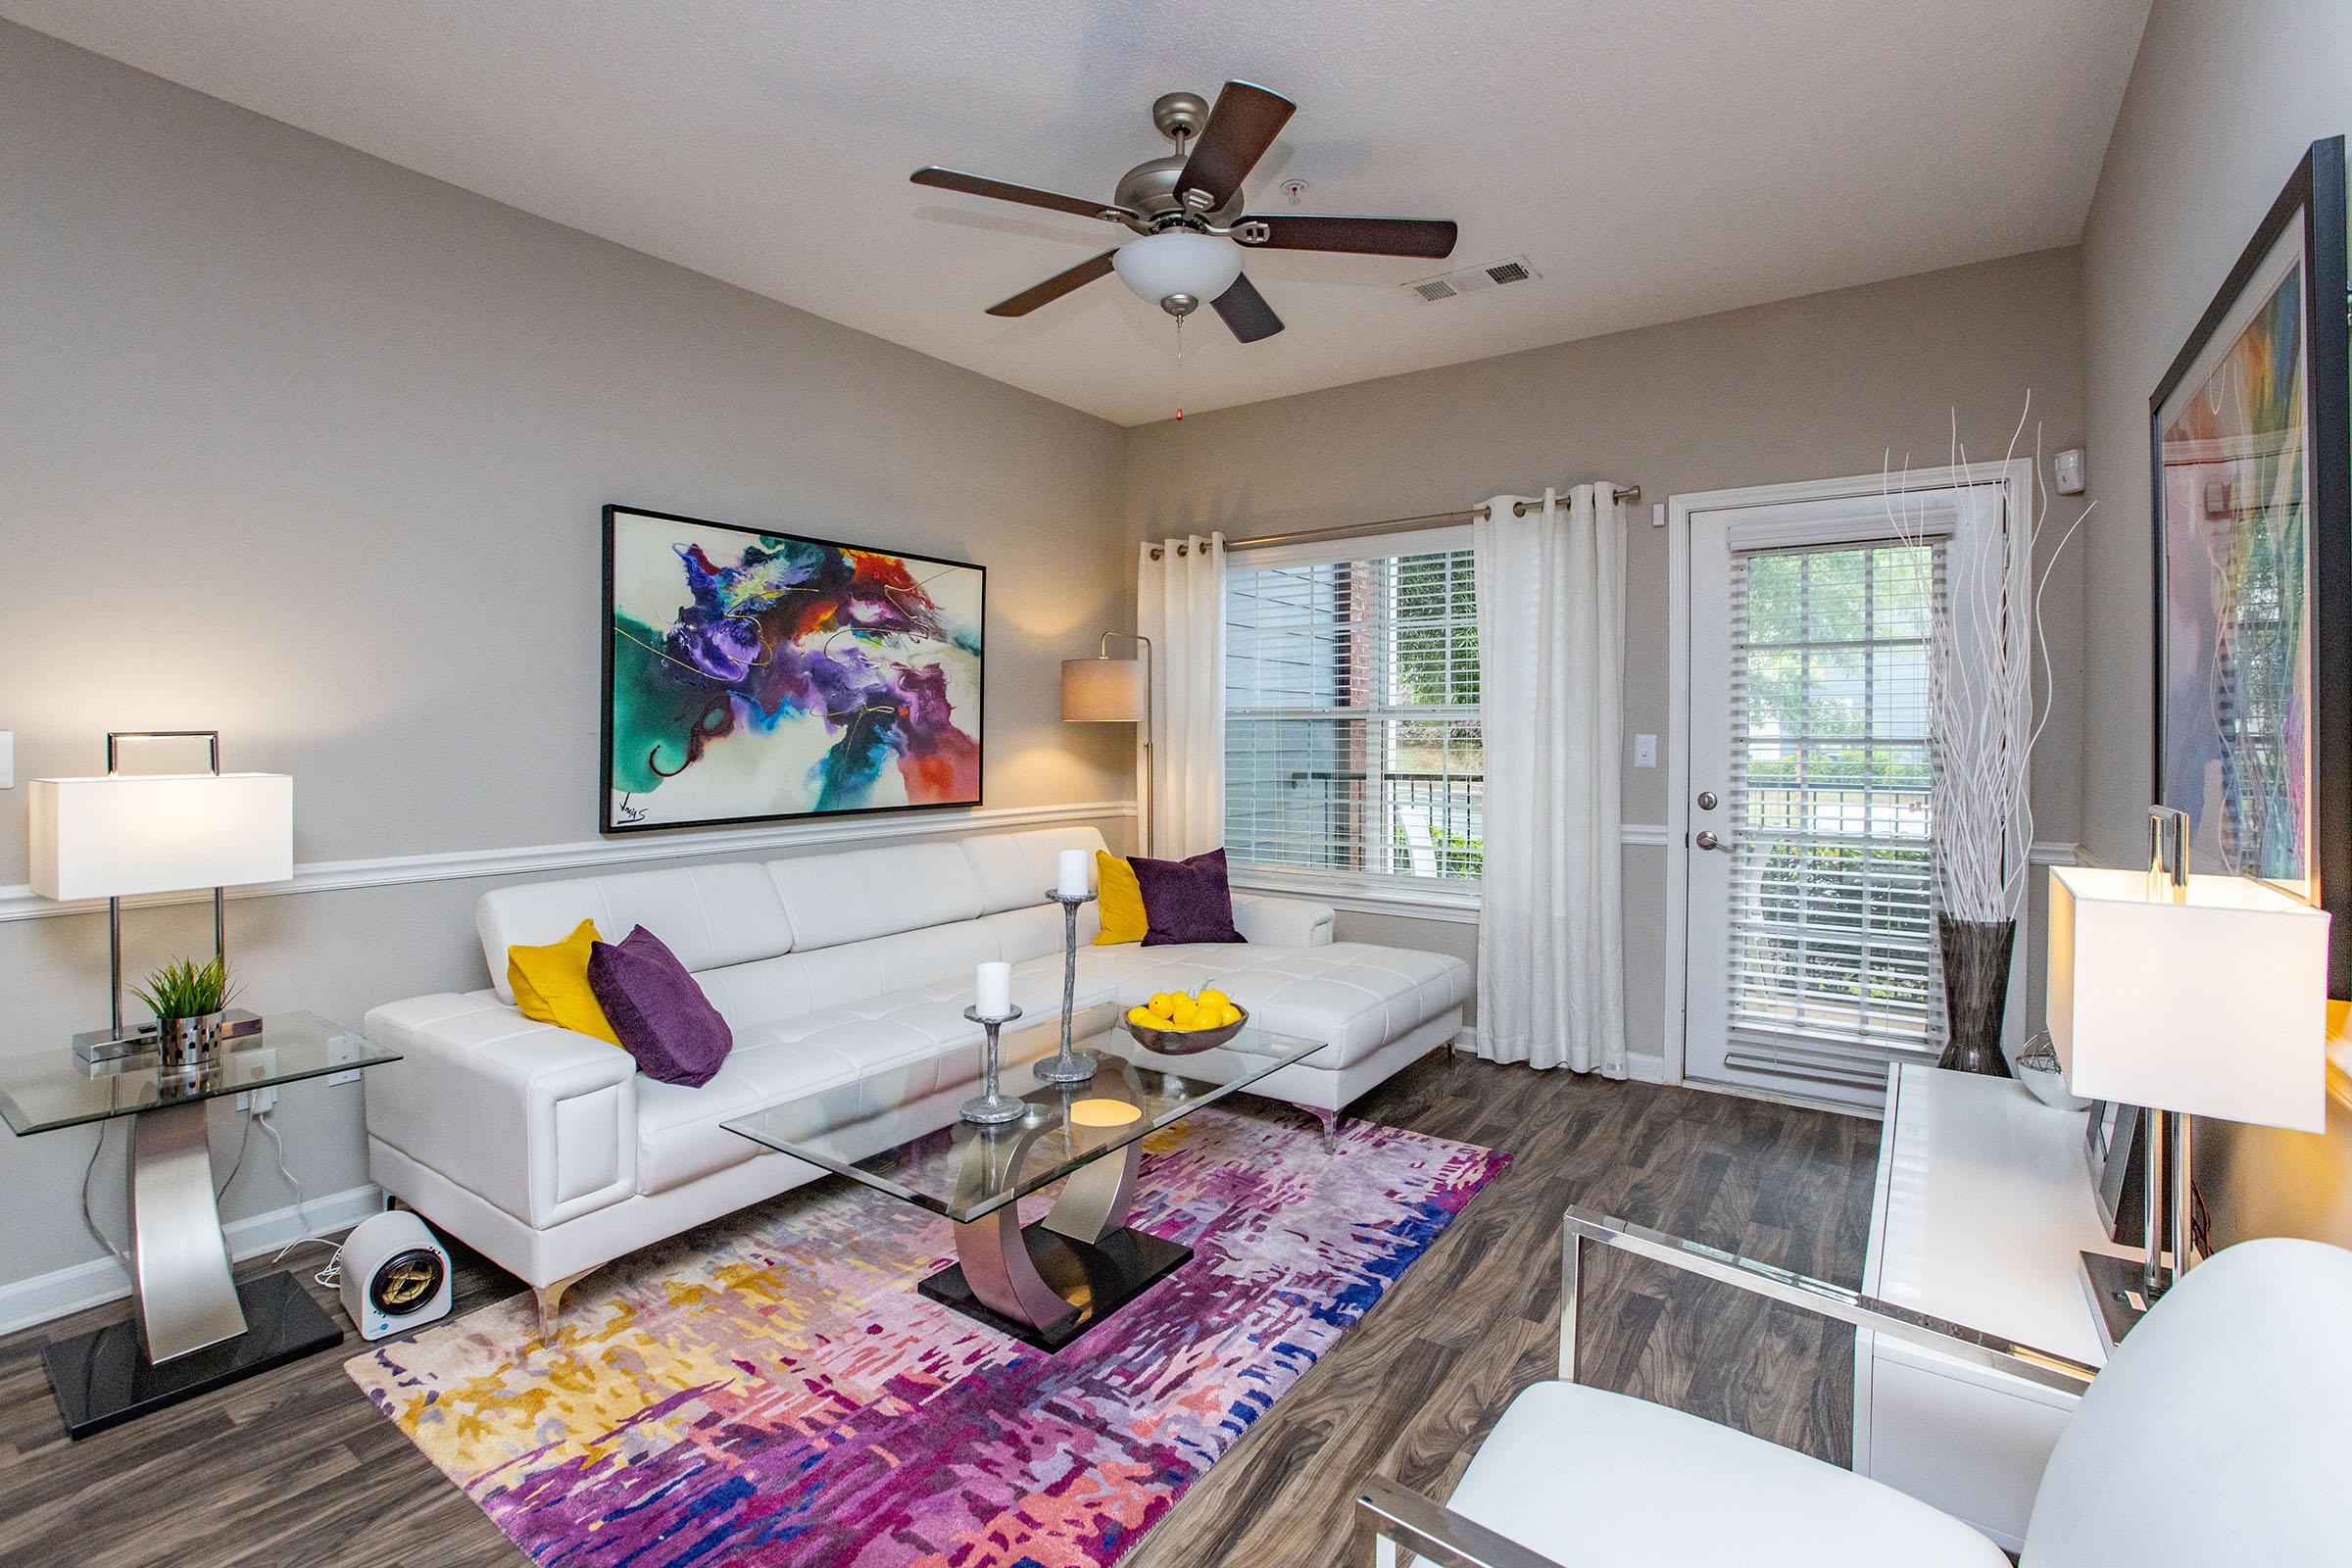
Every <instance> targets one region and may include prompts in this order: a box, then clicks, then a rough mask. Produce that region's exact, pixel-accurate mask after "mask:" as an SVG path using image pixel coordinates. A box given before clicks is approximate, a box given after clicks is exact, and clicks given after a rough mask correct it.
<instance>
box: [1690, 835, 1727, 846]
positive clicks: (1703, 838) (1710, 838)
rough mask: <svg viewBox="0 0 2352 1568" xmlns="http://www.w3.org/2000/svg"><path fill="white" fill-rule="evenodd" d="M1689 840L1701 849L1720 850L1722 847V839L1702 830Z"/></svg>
mask: <svg viewBox="0 0 2352 1568" xmlns="http://www.w3.org/2000/svg"><path fill="white" fill-rule="evenodd" d="M1691 843H1693V844H1695V845H1697V846H1698V847H1699V848H1700V849H1702V850H1720V849H1722V848H1723V841H1722V840H1721V839H1718V838H1717V837H1716V836H1715V835H1714V834H1712V833H1705V832H1702V833H1700V834H1699V836H1698V837H1696V838H1694V839H1692V840H1691Z"/></svg>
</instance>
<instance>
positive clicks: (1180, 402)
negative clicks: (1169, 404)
mask: <svg viewBox="0 0 2352 1568" xmlns="http://www.w3.org/2000/svg"><path fill="white" fill-rule="evenodd" d="M1176 417H1177V418H1178V419H1182V418H1183V417H1184V318H1183V317H1181V316H1179V317H1178V318H1176Z"/></svg>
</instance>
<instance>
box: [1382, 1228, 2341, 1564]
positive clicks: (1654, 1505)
mask: <svg viewBox="0 0 2352 1568" xmlns="http://www.w3.org/2000/svg"><path fill="white" fill-rule="evenodd" d="M1566 1229H1567V1235H1566V1238H1565V1242H1564V1247H1563V1252H1564V1259H1565V1262H1564V1266H1565V1270H1566V1279H1565V1281H1564V1286H1565V1293H1564V1301H1565V1310H1564V1312H1563V1314H1562V1321H1561V1330H1560V1334H1561V1366H1560V1371H1561V1377H1562V1379H1563V1381H1561V1382H1557V1383H1540V1384H1537V1385H1536V1386H1534V1387H1533V1388H1530V1389H1527V1390H1526V1391H1524V1392H1523V1393H1521V1394H1520V1395H1519V1397H1517V1398H1515V1399H1513V1400H1512V1401H1511V1405H1510V1408H1509V1409H1508V1410H1506V1411H1505V1412H1504V1413H1503V1417H1502V1419H1501V1421H1500V1422H1499V1423H1497V1424H1496V1426H1495V1431H1494V1433H1493V1435H1492V1436H1490V1437H1489V1438H1488V1439H1487V1441H1486V1443H1485V1444H1484V1445H1483V1446H1481V1447H1480V1448H1479V1451H1478V1453H1477V1455H1476V1456H1475V1457H1474V1458H1473V1459H1472V1460H1471V1462H1470V1468H1469V1470H1468V1471H1467V1472H1466V1473H1465V1474H1464V1475H1463V1477H1462V1480H1461V1484H1460V1485H1459V1486H1457V1487H1455V1488H1454V1492H1453V1496H1452V1499H1451V1500H1450V1501H1449V1502H1448V1503H1446V1504H1445V1505H1444V1506H1440V1505H1439V1504H1437V1503H1435V1502H1432V1501H1430V1500H1429V1499H1428V1498H1426V1497H1422V1496H1420V1495H1417V1494H1414V1493H1411V1492H1407V1491H1405V1490H1404V1489H1403V1488H1401V1487H1399V1486H1397V1485H1396V1484H1395V1483H1394V1482H1389V1481H1383V1480H1378V1479H1375V1480H1373V1481H1370V1482H1368V1483H1366V1484H1365V1486H1364V1487H1363V1488H1362V1489H1361V1491H1360V1492H1359V1494H1358V1496H1357V1501H1356V1532H1357V1543H1358V1545H1357V1549H1358V1551H1359V1552H1366V1550H1367V1548H1368V1557H1369V1560H1370V1561H1371V1562H1373V1563H1375V1564H1379V1565H1381V1568H1390V1565H1393V1564H1395V1563H1396V1562H1397V1551H1398V1549H1399V1548H1400V1547H1401V1548H1402V1549H1404V1550H1407V1551H1410V1552H1412V1553H1414V1554H1415V1556H1416V1557H1418V1558H1419V1559H1421V1560H1423V1561H1426V1562H1429V1563H1433V1564H1437V1565H1440V1568H1636V1565H1639V1568H1685V1565H1690V1568H1699V1565H1708V1568H1712V1565H1716V1564H1727V1565H1728V1564H1738V1565H1739V1568H1781V1565H1790V1568H1793V1565H1795V1564H1800V1563H1801V1564H1804V1565H1806V1568H2004V1565H2005V1564H2006V1563H2007V1562H2008V1558H2007V1557H2006V1556H2005V1555H2004V1554H2003V1553H2002V1552H2001V1550H2000V1549H1999V1548H1998V1547H1996V1546H1994V1545H1993V1544H1992V1543H1991V1542H1989V1541H1987V1540H1986V1539H1985V1537H1983V1536H1981V1535H1979V1534H1977V1532H1976V1531H1974V1530H1972V1529H1970V1528H1969V1527H1968V1526H1967V1525H1964V1524H1962V1523H1960V1522H1959V1521H1958V1520H1956V1519H1953V1518H1951V1517H1950V1516H1949V1515H1946V1514H1943V1513H1941V1512H1939V1511H1937V1510H1936V1509H1935V1508H1932V1507H1930V1506H1928V1505H1927V1504H1926V1503H1923V1502H1920V1501H1918V1500H1916V1499H1915V1498H1912V1497H1908V1496H1905V1495H1903V1494H1901V1493H1899V1492H1896V1491H1894V1490H1892V1489H1891V1488H1888V1487H1885V1486H1882V1485H1880V1484H1879V1483H1878V1482H1875V1481H1871V1480H1869V1479H1867V1478H1865V1477H1861V1476H1857V1475H1855V1474H1853V1473H1852V1472H1851V1471H1848V1470H1841V1469H1839V1468H1838V1467H1837V1466H1835V1465H1829V1464H1824V1463H1822V1462H1821V1461H1819V1460H1817V1459H1812V1458H1808V1457H1806V1456H1805V1455H1803V1454H1799V1453H1794V1452H1791V1451H1789V1449H1786V1448H1781V1447H1777V1446H1774V1445H1772V1444H1770V1443H1766V1442H1764V1441H1762V1440H1761V1439H1757V1438H1751V1437H1748V1436H1746V1435H1744V1434H1742V1433H1738V1432H1734V1431H1732V1430H1731V1429H1730V1428H1728V1427H1721V1426H1717V1425H1715V1424H1714V1423H1713V1422H1710V1421H1706V1420H1702V1419H1700V1418H1699V1417H1697V1416H1691V1415H1685V1414H1683V1413H1681V1412H1680V1411H1676V1410H1669V1409H1667V1408H1665V1407H1664V1406H1662V1405H1656V1404H1650V1403H1648V1402H1646V1401H1644V1400H1641V1399H1632V1398H1627V1397H1624V1396H1622V1395H1617V1394H1609V1393H1606V1392H1603V1391H1602V1390H1599V1389H1590V1388H1585V1387H1582V1386H1580V1385H1579V1384H1577V1383H1576V1382H1575V1381H1574V1380H1575V1377H1576V1355H1575V1341H1576V1301H1577V1276H1578V1273H1579V1272H1580V1271H1579V1267H1578V1264H1579V1260H1580V1257H1579V1254H1580V1252H1581V1250H1582V1247H1583V1245H1584V1244H1585V1243H1586V1242H1593V1243H1597V1244H1599V1245H1601V1246H1605V1247H1609V1248H1612V1249H1617V1250H1626V1251H1631V1252H1634V1253H1636V1254H1637V1255H1640V1256H1642V1257H1646V1258H1650V1259H1653V1260H1655V1261H1658V1262H1663V1263H1667V1264H1670V1265H1672V1266H1674V1267H1676V1268H1680V1269H1684V1270H1687V1271H1689V1272H1692V1273H1697V1274H1701V1275H1704V1276H1706V1277H1708V1278H1711V1279H1716V1280H1721V1281H1724V1282H1726V1283H1729V1284H1732V1285H1736V1286H1739V1287H1740V1288H1741V1289H1743V1290H1747V1291H1750V1292H1753V1293H1756V1294H1759V1295H1762V1296H1765V1297H1768V1298H1771V1299H1774V1300H1778V1301H1783V1302H1787V1303H1790V1304H1793V1305H1798V1306H1803V1307H1807V1308H1810V1309H1813V1310H1817V1311H1819V1312H1822V1313H1823V1314H1825V1315H1827V1316H1830V1317H1834V1318H1838V1319H1840V1320H1842V1321H1844V1322H1848V1323H1854V1324H1858V1325H1864V1326H1867V1327H1869V1328H1872V1329H1874V1330H1876V1331H1878V1332H1880V1333H1882V1334H1892V1335H1896V1336H1898V1337H1901V1338H1904V1339H1909V1340H1914V1341H1917V1342H1920V1343H1924V1344H1929V1345H1933V1346H1934V1347H1935V1348H1937V1349H1939V1350H1942V1351H1945V1352H1946V1353H1950V1354H1956V1355H1959V1356H1962V1357H1963V1358H1966V1359H1970V1360H1974V1361H1978V1362H1980V1363H1983V1364H1986V1365H1994V1366H1998V1367H2000V1368H2001V1369H2002V1370H2003V1371H2007V1372H2011V1373H2015V1374H2018V1375H2021V1376H2025V1377H2030V1378H2033V1379H2034V1380H2035V1381H2037V1382H2042V1383H2046V1384H2049V1385H2050V1386H2052V1387H2057V1388H2065V1389H2077V1390H2082V1408H2081V1409H2080V1410H2079V1411H2077V1413H2076V1414H2075V1417H2074V1419H2073V1420H2072V1421H2070V1422H2069V1423H2068V1425H2067V1428H2066V1433H2065V1435H2064V1436H2063V1437H2062V1438H2061V1439H2060V1440H2059V1443H2058V1446H2057V1448H2056V1450H2055V1451H2054V1452H2053V1453H2052V1454H2051V1455H2050V1462H2049V1465H2048V1467H2047V1468H2046V1469H2045V1470H2044V1471H2043V1472H2042V1478H2041V1490H2040V1492H2039V1494H2038V1495H2036V1496H2035V1498H2034V1513H2033V1518H2032V1521H2031V1522H2030V1523H2029V1524H2028V1526H2027V1529H2026V1544H2025V1552H2024V1555H2023V1557H2022V1558H2021V1559H2020V1562H2021V1565H2022V1568H2191V1565H2195V1568H2224V1565H2227V1568H2237V1565H2240V1564H2243V1565H2246V1568H2255V1565H2266V1568H2267V1565H2273V1564H2276V1565H2280V1568H2284V1565H2287V1564H2294V1565H2297V1568H2305V1565H2311V1564H2319V1563H2352V1520H2348V1519H2347V1516H2346V1513H2345V1510H2344V1508H2343V1505H2342V1501H2341V1498H2342V1494H2340V1493H2339V1492H2337V1491H2336V1488H2338V1487H2339V1486H2341V1485H2342V1484H2343V1465H2344V1454H2345V1453H2346V1452H2347V1450H2352V1332H2347V1330H2346V1326H2345V1325H2346V1320H2347V1308H2352V1252H2347V1251H2344V1250H2340V1249H2338V1248H2333V1247H2327V1246H2323V1245H2321V1244H2319V1243H2317V1242H2295V1241H2259V1242H2246V1243H2243V1244H2241V1245H2239V1246H2236V1247H2232V1248H2229V1249H2227V1250H2224V1251H2222V1252H2220V1253H2218V1254H2216V1255H2215V1256H2214V1257H2213V1258H2212V1259H2211V1260H2210V1261H2208V1262H2207V1263H2206V1264H2205V1265H2204V1266H2203V1267H2202V1268H2199V1269H2196V1270H2193V1271H2192V1272H2191V1273H2190V1274H2189V1275H2188V1277H2187V1279H2186V1280H2185V1281H2183V1282H2182V1283H2181V1284H2180V1286H2179V1287H2178V1288H2177V1289H2175V1290H2173V1291H2172V1292H2170V1293H2168V1294H2167V1295H2166V1296H2165V1297H2163V1298H2162V1299H2160V1300H2159V1302H2158V1303H2157V1305H2156V1307H2155V1309H2154V1310H2153V1311H2152V1312H2150V1313H2149V1314H2148V1316H2147V1317H2146V1318H2144V1319H2143V1320H2141V1322H2140V1323H2139V1324H2138V1325H2137V1326H2136V1327H2135V1328H2133V1329H2132V1331H2131V1335H2130V1337H2129V1338H2127V1339H2126V1340H2125V1341H2124V1343H2123V1345H2122V1346H2121V1347H2119V1348H2117V1350H2116V1352H2115V1354H2114V1355H2113V1357H2111V1358H2110V1359H2109V1361H2108V1364H2107V1368H2106V1370H2105V1371H2103V1372H2098V1373H2097V1374H2096V1375H2095V1379H2094V1377H2093V1373H2092V1369H2091V1368H2088V1367H2085V1366H2082V1365H2080V1364H2079V1363H2076V1362H2072V1361H2069V1360H2067V1359H2066V1358H2065V1357H2063V1356H2056V1355H2050V1354H2047V1353H2045V1352H2042V1351H2038V1350H2034V1349H2031V1348H2027V1347H2023V1346H2016V1345H2010V1344H2007V1343H2005V1342H2002V1341H2000V1340H1997V1339H1995V1338H1993V1337H1990V1336H1987V1335H1984V1334H1980V1333H1977V1332H1975V1331H1973V1330H1969V1329H1965V1328H1961V1327H1959V1326H1958V1325H1954V1324H1948V1323H1941V1322H1938V1321H1936V1320H1935V1319H1931V1318H1927V1317H1923V1316H1922V1315H1920V1314H1918V1313H1915V1312H1911V1311H1908V1310H1906V1309H1904V1308H1902V1307H1898V1306H1894V1305H1892V1304H1890V1303H1887V1302H1883V1301H1876V1300H1872V1299H1868V1298H1864V1297H1861V1296H1858V1295H1856V1294H1855V1293H1854V1292H1851V1291H1847V1290H1843V1289H1841V1288H1839V1287H1838V1286H1834V1285H1828V1284H1824V1283H1823V1282H1821V1281H1818V1280H1811V1279H1807V1278H1805V1277H1804V1276H1802V1275H1798V1274H1792V1273H1790V1272H1789V1271H1788V1270H1786V1269H1777V1268H1772V1267H1769V1266H1767V1265H1764V1264H1760V1263H1756V1262H1753V1261H1751V1260H1749V1259H1746V1258H1741V1257H1737V1256H1735V1255H1733V1254H1731V1253H1729V1252H1723V1251H1719V1250H1715V1249H1712V1248H1704V1247H1699V1246H1697V1245H1696V1244H1694V1243H1691V1242H1686V1241H1682V1240H1680V1239H1678V1238H1675V1237H1671V1236H1664V1235H1660V1234H1659V1233H1657V1232H1654V1231H1648V1230H1644V1229H1642V1227H1640V1226H1635V1225H1630V1224H1628V1223H1626V1222H1625V1221H1623V1220H1617V1219H1608V1218H1603V1217H1601V1216H1599V1215H1595V1214H1590V1213H1587V1212H1584V1211H1582V1210H1578V1209H1570V1210H1569V1211H1568V1215H1567V1221H1566ZM2086 1384H2087V1387H2085V1385H2086ZM1358 1560H1363V1559H1362V1558H1359V1559H1358Z"/></svg>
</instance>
